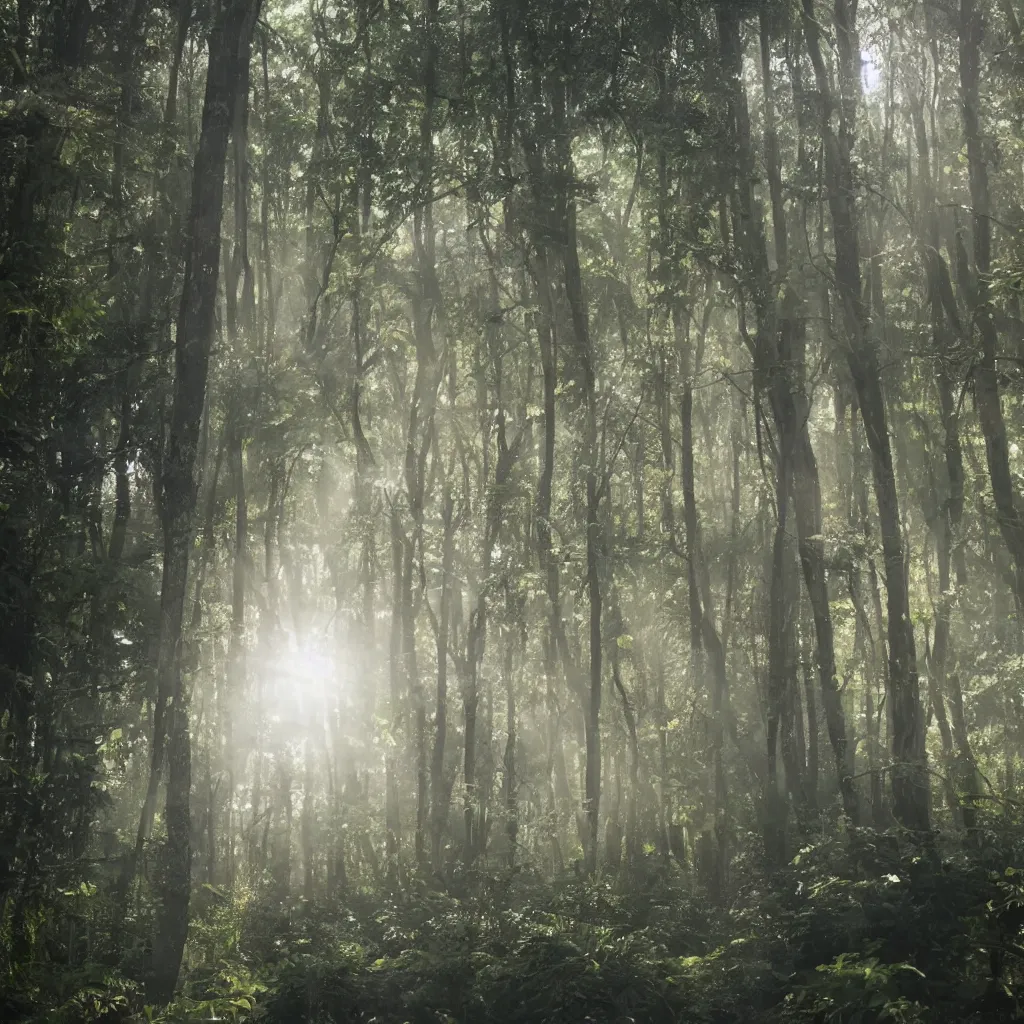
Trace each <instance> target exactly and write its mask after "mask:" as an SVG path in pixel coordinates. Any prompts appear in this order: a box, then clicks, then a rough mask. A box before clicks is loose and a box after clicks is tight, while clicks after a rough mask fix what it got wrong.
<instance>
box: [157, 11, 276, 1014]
mask: <svg viewBox="0 0 1024 1024" xmlns="http://www.w3.org/2000/svg"><path fill="white" fill-rule="evenodd" d="M258 14H259V0H228V2H227V3H226V5H225V6H224V7H223V8H222V9H221V10H220V11H219V12H218V15H217V20H216V22H215V25H214V30H213V32H212V34H211V36H210V61H209V70H208V72H207V82H206V100H205V103H204V107H203V127H202V133H201V135H200V140H199V150H198V152H197V154H196V159H195V165H194V169H193V176H192V213H191V217H190V230H189V244H188V249H187V253H186V262H185V282H184V287H183V291H182V298H181V311H180V313H179V317H178V330H177V341H176V346H175V370H176V373H175V385H174V401H173V405H172V410H171V425H170V434H169V438H170V440H169V444H168V449H167V453H166V457H165V461H164V466H163V501H162V519H163V532H164V568H163V585H162V588H161V597H160V647H159V659H158V667H157V675H158V702H157V709H156V714H155V718H154V726H153V758H152V766H151V773H152V776H153V777H155V778H156V779H157V780H159V778H160V775H161V772H162V768H163V756H164V735H165V730H166V735H167V736H168V737H169V741H168V745H167V761H168V781H167V805H166V812H165V816H166V821H167V858H166V864H165V868H164V885H163V891H162V892H161V894H160V900H159V904H158V908H157V915H156V931H155V935H154V941H153V959H152V969H151V982H150V989H151V995H152V997H153V999H154V1001H155V1002H158V1003H166V1002H169V1001H170V999H171V997H172V996H173V994H174V988H175V985H176V983H177V977H178V970H179V968H180V966H181V957H182V953H183V951H184V948H185V939H186V936H187V934H188V907H189V894H190V888H191V827H192V826H191V818H190V814H189V792H190V789H191V777H192V771H191V761H192V748H191V735H190V731H189V710H188V688H187V686H186V685H185V682H184V680H183V679H182V664H181V637H182V631H181V627H182V614H183V608H184V601H185V585H186V575H187V572H188V559H189V551H190V549H191V547H192V529H193V527H192V519H193V513H194V511H195V504H196V484H195V480H194V471H195V463H196V446H197V441H198V432H199V422H200V419H201V416H202V409H203V404H204V402H205V399H206V378H207V370H208V365H209V358H210V347H211V344H212V341H213V321H214V307H215V303H216V297H217V270H218V265H219V263H220V227H221V213H222V209H223V199H224V169H225V164H226V161H227V146H228V136H229V134H230V131H231V115H232V111H233V110H234V105H235V101H236V97H237V96H238V94H239V93H242V94H243V95H245V94H247V92H248V87H247V82H248V69H249V44H250V40H251V37H252V31H253V28H254V26H255V22H256V18H257V16H258ZM154 805H155V799H153V800H150V799H149V798H148V797H147V803H146V807H145V808H144V811H143V817H142V820H141V821H140V825H139V843H138V844H137V849H138V846H141V845H142V844H144V843H145V841H146V839H147V838H148V836H149V832H150V829H151V826H152V820H153V810H154Z"/></svg>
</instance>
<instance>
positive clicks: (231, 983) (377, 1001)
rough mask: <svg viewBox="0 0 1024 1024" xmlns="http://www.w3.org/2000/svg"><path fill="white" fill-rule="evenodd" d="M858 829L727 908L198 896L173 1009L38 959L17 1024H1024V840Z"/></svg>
mask: <svg viewBox="0 0 1024 1024" xmlns="http://www.w3.org/2000/svg"><path fill="white" fill-rule="evenodd" d="M1022 838H1024V837H1021V836H1020V835H1017V834H1016V833H1013V834H1008V832H1007V829H1006V828H1005V827H1003V828H1001V829H999V830H993V831H982V832H979V833H978V834H977V835H976V836H974V837H971V839H970V840H969V842H967V843H966V844H965V843H964V842H961V841H958V843H957V845H956V846H950V847H949V848H945V847H944V846H943V844H942V842H941V841H936V842H935V843H933V844H931V845H926V846H924V847H922V846H920V845H915V844H913V843H910V842H909V841H908V840H906V839H905V838H902V837H900V836H898V835H896V834H894V833H877V832H870V831H858V832H856V833H853V834H848V835H846V836H844V837H842V838H841V839H839V838H837V839H832V840H828V841H825V842H820V843H818V844H817V845H810V846H807V847H805V848H804V849H802V850H801V851H800V853H799V854H798V855H797V856H796V857H795V858H794V860H793V862H792V863H791V864H789V865H788V866H787V867H786V868H785V869H783V870H781V871H776V872H774V873H772V874H771V875H768V874H766V873H764V872H758V871H750V872H748V873H747V875H746V877H745V878H744V879H743V882H742V884H740V885H736V886H735V887H734V888H733V889H732V890H731V891H730V893H729V897H728V900H727V901H726V902H725V903H724V905H723V906H720V907H713V906H712V905H711V903H710V901H709V900H708V899H707V897H706V895H705V894H703V893H702V892H700V891H699V890H698V889H696V888H695V887H694V886H693V885H692V884H691V883H690V881H689V880H688V879H687V878H686V877H684V876H683V875H681V874H679V873H671V872H668V871H666V870H664V869H660V868H659V869H658V870H652V871H650V872H648V877H647V878H646V880H645V881H637V880H634V881H633V882H632V883H631V884H629V885H626V884H625V883H623V882H622V881H621V880H618V879H615V880H612V879H608V880H604V881H601V882H598V883H593V884H584V883H581V882H580V881H578V880H577V879H572V880H567V881H558V882H550V881H545V880H542V879H540V878H538V877H535V876H533V875H531V874H530V873H529V872H528V871H516V872H506V873H503V874H500V875H493V874H491V875H489V874H486V873H482V872H481V873H477V874H473V875H469V876H464V877H460V878H456V879H450V880H448V881H447V882H442V881H441V880H440V879H437V878H416V877H413V878H411V879H407V880H404V881H403V885H402V886H401V887H400V888H397V889H396V890H395V891H394V892H385V891H378V890H368V889H364V890H358V891H353V892H350V893H349V894H348V895H347V896H346V897H345V898H344V899H339V900H338V901H336V902H335V903H332V904H318V905H315V906H309V905H304V904H302V903H301V902H298V903H282V902H274V901H272V900H270V899H268V898H266V897H261V896H260V895H259V894H257V893H251V892H250V893H244V894H241V895H236V896H234V897H229V896H228V895H227V894H225V893H223V892H220V891H219V890H216V889H212V888H209V887H207V888H204V889H202V890H201V891H199V892H198V893H197V895H196V898H195V904H194V908H195V913H196V919H195V923H194V926H193V929H192V935H191V939H190V943H189V949H188V953H187V965H186V972H185V984H184V987H183V990H182V993H181V997H180V998H179V1000H178V1001H177V1002H176V1003H175V1004H174V1005H172V1006H171V1007H169V1008H168V1009H166V1010H164V1011H161V1012H159V1013H158V1012H155V1011H153V1010H152V1009H151V1008H147V1007H145V1005H144V1002H143V997H142V994H141V990H140V987H139V986H137V985H136V984H134V983H133V982H132V981H129V980H127V979H126V978H125V977H123V976H122V975H121V974H119V973H118V971H117V970H116V969H115V968H112V967H103V966H99V965H88V964H87V965H84V966H79V967H76V968H74V969H71V968H67V967H62V966H61V965H60V964H59V963H57V962H48V963H47V962H41V963H38V964H36V965H35V966H34V967H33V968H32V969H31V970H26V971H22V972H21V973H20V974H19V975H18V976H17V977H15V978H14V979H12V983H11V984H10V985H9V986H8V993H7V994H6V995H5V997H4V999H5V1002H4V1003H3V1004H2V1005H0V1014H3V1015H4V1016H3V1019H4V1020H11V1021H12V1022H13V1021H16V1020H18V1021H26V1022H29V1021H31V1022H33V1024H34V1022H36V1021H40V1022H41V1021H47V1022H50V1021H52V1022H55V1024H93V1022H100V1021H103V1022H112V1024H122V1022H123V1024H128V1022H134V1021H143V1020H147V1019H148V1020H152V1021H160V1022H164V1024H176V1022H179V1021H188V1020H214V1019H221V1020H235V1021H244V1020H252V1021H261V1022H263V1024H301V1022H308V1024H403V1022H408V1024H453V1022H458V1024H463V1022H465V1024H476V1022H485V1021H486V1022H493V1024H542V1022H551V1024H627V1022H630V1021H632V1022H635V1024H662V1022H664V1024H740V1022H751V1024H758V1022H763V1024H789V1022H792V1024H796V1022H819V1021H820V1022H828V1024H839V1022H842V1024H869V1022H875V1021H879V1022H882V1021H894V1022H919V1021H920V1022H924V1021H937V1022H951V1024H952V1022H977V1024H983V1022H1001V1021H1013V1020H1019V1019H1024V1014H1022V1012H1021V1009H1020V1003H1019V999H1020V983H1021V980H1022V978H1024V942H1022V937H1024V874H1019V873H1018V868H1019V867H1022V866H1024V856H1022V854H1024V841H1022Z"/></svg>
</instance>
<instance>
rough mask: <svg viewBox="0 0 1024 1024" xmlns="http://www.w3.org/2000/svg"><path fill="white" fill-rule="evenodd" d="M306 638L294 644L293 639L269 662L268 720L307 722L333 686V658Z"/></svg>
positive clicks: (335, 677)
mask: <svg viewBox="0 0 1024 1024" xmlns="http://www.w3.org/2000/svg"><path fill="white" fill-rule="evenodd" d="M325 646H326V644H325V643H324V641H323V640H321V641H320V642H319V643H318V642H317V640H316V639H314V638H312V637H310V638H306V639H305V640H304V641H303V642H301V643H297V642H296V641H295V640H294V638H293V639H292V640H291V642H290V643H289V645H288V648H287V649H286V650H283V651H281V652H280V653H279V654H278V655H277V657H275V658H274V659H273V660H272V662H271V665H270V669H271V671H270V689H271V692H270V694H269V695H268V696H269V698H270V705H271V708H272V710H271V719H272V720H276V721H282V720H283V721H293V722H303V721H307V720H308V719H309V717H310V716H311V715H316V714H318V713H320V712H321V711H322V710H323V709H324V706H325V701H326V699H327V694H328V691H329V690H331V689H332V688H334V687H336V685H337V682H338V680H337V670H336V663H335V659H334V658H333V657H331V656H329V654H328V653H327V651H326V650H325V649H324V648H325Z"/></svg>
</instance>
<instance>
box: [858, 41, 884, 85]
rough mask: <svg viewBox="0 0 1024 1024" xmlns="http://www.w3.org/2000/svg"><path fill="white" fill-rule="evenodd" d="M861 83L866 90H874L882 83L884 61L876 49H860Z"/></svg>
mask: <svg viewBox="0 0 1024 1024" xmlns="http://www.w3.org/2000/svg"><path fill="white" fill-rule="evenodd" d="M860 67H861V72H860V74H861V83H862V84H863V86H864V91H865V92H874V91H875V90H876V89H877V88H878V87H879V86H880V85H881V84H882V62H881V61H880V60H879V58H878V54H877V53H875V51H874V50H861V51H860Z"/></svg>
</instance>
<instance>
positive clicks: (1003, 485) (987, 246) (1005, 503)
mask: <svg viewBox="0 0 1024 1024" xmlns="http://www.w3.org/2000/svg"><path fill="white" fill-rule="evenodd" d="M959 28H960V98H961V110H962V113H963V126H964V140H965V142H966V143H967V171H968V177H969V180H970V189H971V206H972V208H973V209H972V211H971V232H972V235H973V241H974V278H973V280H972V282H971V285H972V287H971V297H972V299H973V302H972V305H973V309H972V326H974V327H976V328H977V331H978V336H979V338H980V340H981V354H980V358H979V359H978V361H977V362H976V363H975V366H974V399H975V402H976V403H977V407H978V419H979V420H980V422H981V431H982V434H983V435H984V437H985V457H986V460H987V462H988V474H989V479H990V480H991V483H992V497H993V499H994V500H995V506H996V520H997V522H998V523H999V531H1000V533H1001V534H1002V537H1003V543H1004V544H1005V545H1006V548H1007V550H1008V551H1009V553H1010V558H1011V560H1012V562H1013V570H1014V575H1013V589H1014V597H1015V598H1016V601H1017V605H1018V614H1019V613H1020V609H1021V607H1024V516H1022V515H1021V510H1020V508H1019V497H1018V495H1017V494H1016V493H1015V488H1014V485H1013V475H1012V471H1011V469H1010V451H1009V443H1008V441H1007V436H1006V422H1005V420H1004V419H1003V409H1002V404H1001V400H1000V394H999V375H998V373H997V370H996V357H997V353H998V347H999V335H998V333H997V331H996V325H995V321H994V320H993V317H992V303H991V298H990V294H989V275H990V272H991V269H992V202H991V198H990V195H989V182H988V163H989V157H988V154H987V153H986V152H985V149H986V140H985V136H984V133H983V130H982V126H981V111H980V105H981V101H980V97H979V80H980V77H981V43H982V38H983V36H984V28H985V25H984V17H983V14H982V10H981V8H980V7H979V5H978V3H977V0H960V26H959Z"/></svg>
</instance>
